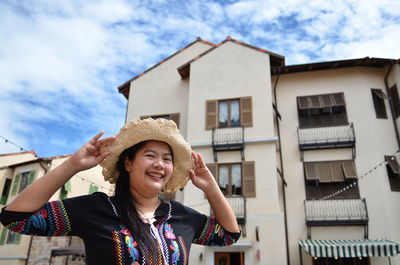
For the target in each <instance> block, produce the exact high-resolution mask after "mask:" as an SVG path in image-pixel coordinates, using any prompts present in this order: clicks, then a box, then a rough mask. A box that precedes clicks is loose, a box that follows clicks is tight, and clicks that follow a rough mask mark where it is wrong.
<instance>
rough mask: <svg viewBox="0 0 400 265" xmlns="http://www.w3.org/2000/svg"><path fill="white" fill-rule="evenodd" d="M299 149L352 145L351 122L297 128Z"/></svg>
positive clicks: (353, 138) (353, 135) (353, 134)
mask: <svg viewBox="0 0 400 265" xmlns="http://www.w3.org/2000/svg"><path fill="white" fill-rule="evenodd" d="M297 134H298V140H299V148H300V150H311V149H320V148H321V149H322V148H342V147H354V145H355V143H356V137H355V133H354V127H353V123H350V124H349V125H345V126H333V127H322V128H308V129H300V128H297Z"/></svg>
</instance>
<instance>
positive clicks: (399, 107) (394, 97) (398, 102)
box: [389, 85, 400, 118]
mask: <svg viewBox="0 0 400 265" xmlns="http://www.w3.org/2000/svg"><path fill="white" fill-rule="evenodd" d="M389 93H390V98H391V101H392V104H393V108H394V114H395V116H396V118H398V117H399V116H400V98H399V91H397V86H396V85H394V86H392V87H391V88H390V89H389Z"/></svg>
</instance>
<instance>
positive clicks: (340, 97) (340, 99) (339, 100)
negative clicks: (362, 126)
mask: <svg viewBox="0 0 400 265" xmlns="http://www.w3.org/2000/svg"><path fill="white" fill-rule="evenodd" d="M332 97H333V101H334V103H335V106H337V107H338V106H345V105H346V104H345V102H344V94H343V93H337V94H332Z"/></svg>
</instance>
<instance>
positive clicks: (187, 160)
mask: <svg viewBox="0 0 400 265" xmlns="http://www.w3.org/2000/svg"><path fill="white" fill-rule="evenodd" d="M148 140H156V141H162V142H165V143H167V144H169V146H170V147H171V149H172V153H173V157H174V161H173V162H174V169H173V172H172V176H171V178H170V179H169V181H168V182H167V184H166V185H165V186H164V188H163V190H162V191H161V192H162V193H172V192H175V191H177V190H178V189H181V188H183V187H184V186H185V185H186V183H187V182H188V180H189V172H188V170H189V169H191V168H193V161H192V158H191V154H190V153H191V151H192V149H191V148H190V145H189V144H188V143H187V142H186V141H185V139H184V138H183V136H182V135H181V134H180V132H179V129H178V128H177V127H176V124H175V122H173V121H171V120H166V119H156V120H153V119H145V120H139V119H137V120H133V121H131V122H129V123H127V124H125V126H124V127H122V128H121V130H120V131H119V133H118V134H117V135H116V139H115V140H114V141H112V142H111V143H109V144H107V145H105V146H104V147H102V148H105V149H106V150H107V151H109V152H110V155H108V156H107V157H106V158H105V159H104V160H103V161H102V162H101V163H100V165H101V166H102V167H103V176H104V179H105V180H106V181H109V182H110V183H115V182H116V181H117V178H118V176H119V171H118V169H117V162H118V159H119V156H120V154H121V153H122V152H123V151H124V150H125V149H127V148H129V147H131V146H133V145H135V144H138V143H140V142H143V141H148Z"/></svg>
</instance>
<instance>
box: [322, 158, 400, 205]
mask: <svg viewBox="0 0 400 265" xmlns="http://www.w3.org/2000/svg"><path fill="white" fill-rule="evenodd" d="M399 153H400V150H397V151H396V152H395V153H393V154H392V155H391V156H392V157H393V156H395V155H398V154H399ZM387 164H388V161H385V160H384V161H382V162H380V163H379V164H377V165H376V166H374V167H373V168H371V169H370V170H368V171H367V172H365V173H364V174H362V175H361V176H360V177H357V180H358V181H353V182H352V183H350V184H349V185H347V186H345V187H344V188H341V189H339V190H337V191H335V192H333V193H331V194H329V195H326V196H324V197H321V198H320V199H318V200H326V199H330V198H333V197H335V196H337V195H339V194H341V193H343V192H345V191H346V190H348V189H351V188H353V187H355V186H356V185H358V182H359V181H360V180H362V179H364V178H365V177H366V176H368V175H370V174H372V173H373V172H374V171H375V170H377V169H378V168H380V167H381V166H383V165H387Z"/></svg>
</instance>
